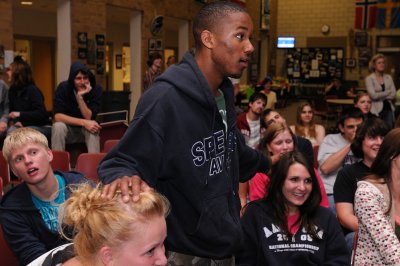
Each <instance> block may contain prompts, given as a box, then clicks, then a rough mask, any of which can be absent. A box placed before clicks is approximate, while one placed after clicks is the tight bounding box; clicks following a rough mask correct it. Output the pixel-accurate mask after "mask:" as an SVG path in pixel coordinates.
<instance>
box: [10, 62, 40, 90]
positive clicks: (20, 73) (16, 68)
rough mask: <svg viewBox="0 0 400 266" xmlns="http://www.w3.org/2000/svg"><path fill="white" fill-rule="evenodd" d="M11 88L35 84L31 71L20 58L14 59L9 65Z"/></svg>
mask: <svg viewBox="0 0 400 266" xmlns="http://www.w3.org/2000/svg"><path fill="white" fill-rule="evenodd" d="M10 68H11V86H15V87H18V88H22V87H26V86H28V85H31V84H35V82H34V80H33V75H32V69H31V67H30V66H29V64H28V63H27V62H25V61H24V60H23V59H22V58H18V59H15V60H14V61H13V62H12V63H11V65H10Z"/></svg>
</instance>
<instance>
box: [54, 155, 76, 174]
mask: <svg viewBox="0 0 400 266" xmlns="http://www.w3.org/2000/svg"><path fill="white" fill-rule="evenodd" d="M52 152H53V160H52V161H51V168H53V170H60V171H64V172H65V171H69V170H71V166H70V158H69V152H67V151H52Z"/></svg>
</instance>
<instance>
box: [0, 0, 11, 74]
mask: <svg viewBox="0 0 400 266" xmlns="http://www.w3.org/2000/svg"><path fill="white" fill-rule="evenodd" d="M0 45H3V46H4V50H13V48H14V43H13V27H12V5H11V0H0ZM0 64H2V65H3V66H4V59H3V58H0ZM4 67H7V66H4ZM3 73H4V72H3ZM3 73H0V78H1V76H2V74H3Z"/></svg>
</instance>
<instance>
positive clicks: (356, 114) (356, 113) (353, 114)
mask: <svg viewBox="0 0 400 266" xmlns="http://www.w3.org/2000/svg"><path fill="white" fill-rule="evenodd" d="M349 118H353V119H360V118H361V119H364V114H363V113H362V112H361V110H360V109H358V108H357V107H349V108H347V109H345V110H344V111H343V112H342V115H341V116H340V119H339V124H340V125H342V126H344V121H346V120H347V119H349Z"/></svg>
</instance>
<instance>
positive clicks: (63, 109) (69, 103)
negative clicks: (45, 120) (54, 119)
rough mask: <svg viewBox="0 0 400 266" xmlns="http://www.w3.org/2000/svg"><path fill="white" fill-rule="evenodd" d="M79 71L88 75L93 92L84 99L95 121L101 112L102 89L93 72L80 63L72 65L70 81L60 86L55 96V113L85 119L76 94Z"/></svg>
mask: <svg viewBox="0 0 400 266" xmlns="http://www.w3.org/2000/svg"><path fill="white" fill-rule="evenodd" d="M79 71H84V73H88V77H89V81H90V86H91V87H92V90H91V91H90V92H89V93H87V94H85V95H84V96H83V99H84V101H85V103H86V105H87V107H88V108H89V109H90V110H91V111H92V120H93V119H95V118H96V116H97V114H98V113H99V111H100V106H101V93H102V91H101V90H102V89H101V87H100V85H98V84H96V79H95V77H94V75H93V74H92V72H90V71H89V70H88V69H87V67H86V66H85V65H84V64H82V63H80V62H75V63H73V64H72V65H71V68H70V71H69V77H68V80H66V81H63V82H61V83H60V84H59V85H58V87H57V89H56V93H55V96H54V102H53V113H54V114H57V113H62V114H66V115H68V116H72V117H77V118H83V116H82V113H81V111H80V110H79V105H78V102H77V101H76V97H75V94H74V91H75V85H74V79H75V77H76V75H78V73H79Z"/></svg>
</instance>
